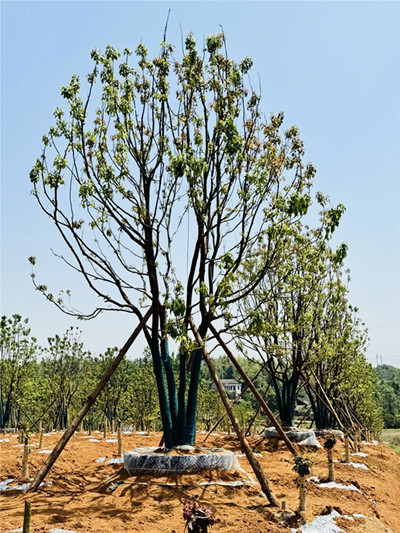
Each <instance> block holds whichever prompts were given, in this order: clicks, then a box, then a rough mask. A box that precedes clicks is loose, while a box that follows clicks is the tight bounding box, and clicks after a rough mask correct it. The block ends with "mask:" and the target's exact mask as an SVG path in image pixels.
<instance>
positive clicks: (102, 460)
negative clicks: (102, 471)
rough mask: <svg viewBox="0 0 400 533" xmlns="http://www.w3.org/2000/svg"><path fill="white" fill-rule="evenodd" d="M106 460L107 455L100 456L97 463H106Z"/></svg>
mask: <svg viewBox="0 0 400 533" xmlns="http://www.w3.org/2000/svg"><path fill="white" fill-rule="evenodd" d="M105 460H106V458H105V457H99V458H98V459H96V463H104V461H105Z"/></svg>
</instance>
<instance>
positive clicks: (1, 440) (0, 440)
mask: <svg viewBox="0 0 400 533" xmlns="http://www.w3.org/2000/svg"><path fill="white" fill-rule="evenodd" d="M0 442H10V439H0Z"/></svg>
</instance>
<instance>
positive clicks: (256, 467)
mask: <svg viewBox="0 0 400 533" xmlns="http://www.w3.org/2000/svg"><path fill="white" fill-rule="evenodd" d="M189 324H190V327H191V329H192V331H193V333H194V336H195V338H196V340H197V342H198V344H199V346H200V348H201V351H202V353H203V357H204V360H205V362H206V363H207V366H208V369H209V371H210V374H211V377H212V378H213V380H214V383H215V385H216V387H217V390H218V392H219V394H220V396H221V400H222V402H223V404H224V406H225V409H226V412H227V413H228V416H229V418H230V420H231V422H232V425H233V427H234V428H235V431H236V434H237V436H238V439H239V441H240V444H241V446H242V449H243V451H244V453H245V454H246V457H247V459H248V461H249V463H250V465H251V467H252V469H253V471H254V474H255V475H256V477H257V479H258V482H259V483H260V486H261V490H262V491H263V492H264V494H265V495H266V497H267V498H268V501H269V502H270V504H271V505H274V506H275V507H280V505H279V500H278V499H277V497H276V496H275V494H274V493H273V492H272V490H271V488H270V486H269V482H268V479H267V478H266V477H265V475H264V472H263V471H262V469H261V466H260V463H259V462H258V461H257V459H256V458H255V457H254V454H253V451H252V449H251V448H250V446H249V443H248V441H247V439H246V437H245V436H244V434H243V431H242V429H241V427H240V424H239V421H238V419H237V418H236V416H235V413H234V412H233V409H232V406H231V404H230V402H229V399H228V396H227V394H226V391H225V388H224V386H223V385H222V383H221V380H220V379H219V377H218V374H217V373H216V372H215V368H214V366H213V364H212V362H211V357H210V355H209V353H208V352H207V350H206V348H205V346H204V342H203V339H202V338H201V337H200V333H199V331H198V330H197V328H196V325H195V323H194V321H193V318H192V317H191V316H190V317H189Z"/></svg>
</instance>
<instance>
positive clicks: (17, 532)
mask: <svg viewBox="0 0 400 533" xmlns="http://www.w3.org/2000/svg"><path fill="white" fill-rule="evenodd" d="M22 531H23V528H22V527H19V528H18V529H9V530H8V531H6V532H5V533H20V532H22Z"/></svg>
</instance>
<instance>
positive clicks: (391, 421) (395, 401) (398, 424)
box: [376, 365, 400, 428]
mask: <svg viewBox="0 0 400 533" xmlns="http://www.w3.org/2000/svg"><path fill="white" fill-rule="evenodd" d="M376 372H377V374H378V377H379V382H378V388H377V392H376V394H377V398H378V402H379V405H380V406H381V407H382V413H383V420H384V423H385V427H386V428H400V368H396V367H394V366H390V365H379V366H377V367H376Z"/></svg>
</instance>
